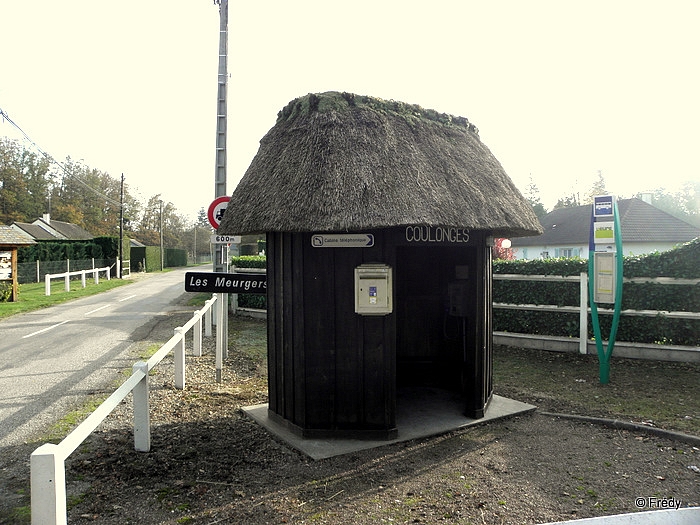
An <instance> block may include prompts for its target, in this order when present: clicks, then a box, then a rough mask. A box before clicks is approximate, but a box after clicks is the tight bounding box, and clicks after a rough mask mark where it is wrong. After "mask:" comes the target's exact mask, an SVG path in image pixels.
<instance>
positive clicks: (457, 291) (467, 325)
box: [396, 246, 478, 393]
mask: <svg viewBox="0 0 700 525" xmlns="http://www.w3.org/2000/svg"><path fill="white" fill-rule="evenodd" d="M396 255H397V257H396V316H397V319H396V338H397V341H396V365H397V366H396V374H397V377H396V380H397V386H398V387H399V388H402V387H435V388H441V389H445V390H450V391H453V392H458V393H463V392H464V377H465V376H468V375H469V372H468V370H466V368H467V367H468V366H469V361H470V359H469V358H468V356H470V355H472V353H473V351H474V348H473V347H474V340H475V332H474V327H475V317H476V311H477V310H476V304H477V302H478V300H477V298H476V286H475V285H474V281H475V276H476V275H477V272H476V271H475V268H476V263H477V257H476V249H475V248H474V247H459V248H455V247H453V246H450V247H442V246H419V247H413V246H409V247H397V254H396Z"/></svg>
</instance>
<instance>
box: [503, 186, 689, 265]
mask: <svg viewBox="0 0 700 525" xmlns="http://www.w3.org/2000/svg"><path fill="white" fill-rule="evenodd" d="M617 207H618V213H619V217H620V230H621V232H622V250H623V253H624V255H642V254H645V253H653V252H657V251H658V252H662V251H666V250H670V249H671V248H673V247H675V246H677V245H678V244H681V243H684V242H688V241H691V240H693V239H694V238H696V237H699V236H700V228H696V227H695V226H693V225H692V224H689V223H687V222H686V221H683V220H681V219H678V218H677V217H674V216H673V215H670V214H668V213H666V212H665V211H663V210H660V209H658V208H657V207H655V206H653V205H651V204H648V203H646V202H644V201H643V200H641V199H636V198H635V199H620V200H618V202H617ZM540 223H541V224H542V228H543V229H544V233H543V234H542V235H538V236H536V237H519V238H515V239H513V240H512V241H511V248H512V249H513V253H514V255H515V258H516V259H543V258H549V257H581V258H583V259H587V258H588V240H589V235H590V224H591V205H590V204H589V205H585V206H576V207H572V208H560V209H558V210H554V211H552V212H550V213H548V214H547V215H545V216H544V217H542V218H541V219H540Z"/></svg>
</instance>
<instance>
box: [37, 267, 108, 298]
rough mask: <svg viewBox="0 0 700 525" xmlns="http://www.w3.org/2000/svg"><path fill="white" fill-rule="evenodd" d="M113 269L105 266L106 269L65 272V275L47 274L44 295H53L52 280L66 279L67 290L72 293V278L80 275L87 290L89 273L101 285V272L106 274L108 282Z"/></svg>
mask: <svg viewBox="0 0 700 525" xmlns="http://www.w3.org/2000/svg"><path fill="white" fill-rule="evenodd" d="M110 270H111V268H110V267H109V266H105V267H104V268H91V269H89V270H77V271H75V272H63V273H47V274H46V275H44V294H45V295H51V279H60V278H62V279H64V281H65V290H66V292H70V278H71V276H73V275H80V280H81V281H82V284H83V288H85V276H86V275H87V274H89V273H91V274H92V277H93V279H95V284H100V272H105V275H106V276H107V280H108V281H109V280H110V278H109V271H110Z"/></svg>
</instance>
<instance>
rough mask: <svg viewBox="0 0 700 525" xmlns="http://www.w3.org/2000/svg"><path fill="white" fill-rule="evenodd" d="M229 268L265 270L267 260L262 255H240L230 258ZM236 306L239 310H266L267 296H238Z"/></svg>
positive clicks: (250, 294) (247, 294) (246, 294)
mask: <svg viewBox="0 0 700 525" xmlns="http://www.w3.org/2000/svg"><path fill="white" fill-rule="evenodd" d="M231 266H233V267H234V268H241V269H245V268H266V267H267V258H266V257H265V256H264V255H241V256H239V257H232V258H231ZM238 306H239V307H241V308H260V309H262V310H264V309H266V308H267V296H266V295H265V294H253V293H245V294H243V293H242V294H239V295H238Z"/></svg>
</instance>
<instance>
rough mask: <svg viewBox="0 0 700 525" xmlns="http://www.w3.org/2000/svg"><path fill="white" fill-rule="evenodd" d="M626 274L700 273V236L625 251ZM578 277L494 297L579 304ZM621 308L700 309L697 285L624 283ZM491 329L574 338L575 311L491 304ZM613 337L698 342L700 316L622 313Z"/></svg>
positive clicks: (539, 263)
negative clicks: (646, 250) (643, 251)
mask: <svg viewBox="0 0 700 525" xmlns="http://www.w3.org/2000/svg"><path fill="white" fill-rule="evenodd" d="M232 264H233V265H234V266H236V267H238V268H265V266H266V259H265V257H264V256H241V257H234V258H232ZM493 271H494V273H500V274H524V275H563V276H570V275H575V276H578V275H579V274H580V273H581V272H584V273H588V261H587V260H586V259H580V258H565V259H564V258H560V259H537V260H528V261H523V260H516V261H503V260H497V261H494V263H493ZM623 275H624V276H625V277H650V278H654V277H674V278H683V279H698V278H700V239H695V240H694V241H691V242H689V243H686V244H683V245H681V246H679V247H678V248H676V249H673V250H669V251H667V252H661V253H652V254H648V255H635V256H630V257H625V258H624V261H623ZM579 294H580V292H579V283H578V282H576V281H566V282H551V283H550V282H541V281H505V280H496V279H494V282H493V301H494V302H495V303H514V304H552V305H558V306H576V307H578V306H579ZM238 304H239V306H241V307H248V308H263V309H264V308H265V307H266V302H265V295H256V294H241V295H239V296H238ZM622 309H623V310H625V309H632V310H667V311H686V312H700V285H695V286H691V285H663V284H657V283H625V284H624V286H623V293H622ZM599 317H600V324H601V330H602V333H603V336H604V337H605V335H606V334H608V333H610V324H611V322H612V315H605V314H600V316H599ZM493 327H494V330H495V331H500V332H515V333H526V334H541V335H554V336H564V337H573V338H578V336H579V314H578V313H556V312H531V311H524V310H504V309H500V308H497V309H494V314H493ZM588 327H589V338H593V325H592V322H591V320H590V318H589V322H588ZM617 340H619V341H629V342H638V343H659V344H677V345H688V346H698V345H700V320H694V319H667V318H663V317H661V316H659V317H633V316H622V317H621V318H620V324H619V327H618V335H617Z"/></svg>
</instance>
